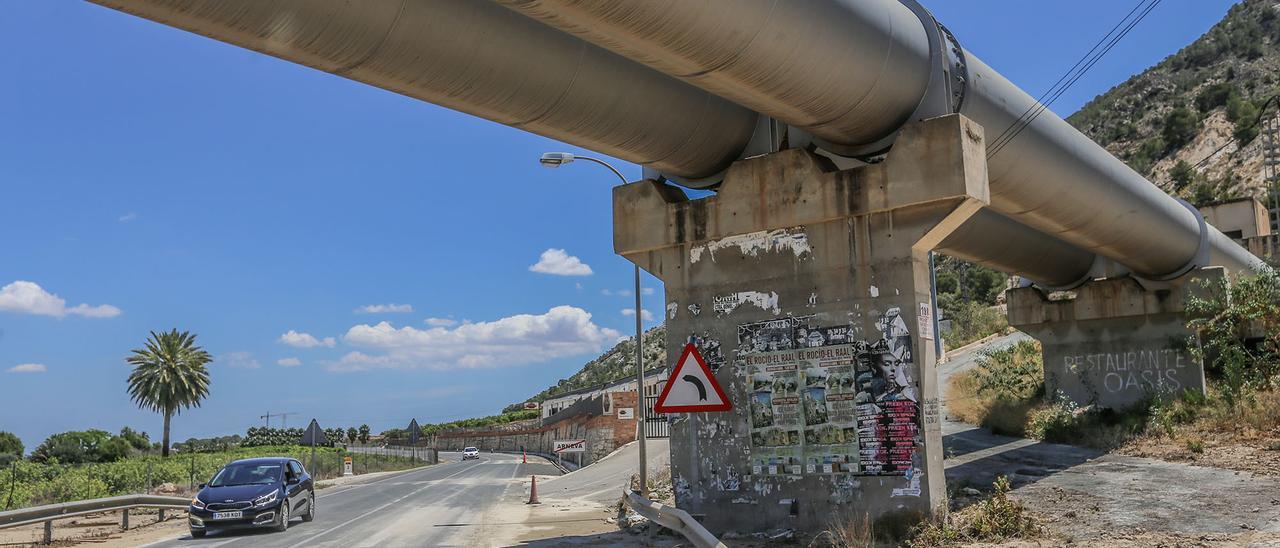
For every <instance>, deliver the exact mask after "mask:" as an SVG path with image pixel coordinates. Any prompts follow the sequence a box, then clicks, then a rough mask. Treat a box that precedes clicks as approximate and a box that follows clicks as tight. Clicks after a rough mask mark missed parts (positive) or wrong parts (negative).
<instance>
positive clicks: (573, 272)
mask: <svg viewBox="0 0 1280 548" xmlns="http://www.w3.org/2000/svg"><path fill="white" fill-rule="evenodd" d="M529 270H530V271H532V272H538V273H541V274H554V275H556V276H590V275H591V267H590V266H587V263H584V262H582V260H581V259H579V258H577V257H574V256H573V255H570V254H568V253H566V252H565V250H563V249H554V248H552V249H548V250H546V251H543V252H542V257H541V258H539V259H538V262H537V264H534V265H533V266H530V267H529Z"/></svg>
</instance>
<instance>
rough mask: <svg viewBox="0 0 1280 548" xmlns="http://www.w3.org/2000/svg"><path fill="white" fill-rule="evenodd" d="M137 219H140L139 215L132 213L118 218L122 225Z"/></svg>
mask: <svg viewBox="0 0 1280 548" xmlns="http://www.w3.org/2000/svg"><path fill="white" fill-rule="evenodd" d="M137 218H138V214H137V213H134V212H132V211H130V212H128V213H125V214H124V215H121V216H119V217H117V218H116V220H117V221H119V222H122V223H127V222H129V221H132V220H134V219H137Z"/></svg>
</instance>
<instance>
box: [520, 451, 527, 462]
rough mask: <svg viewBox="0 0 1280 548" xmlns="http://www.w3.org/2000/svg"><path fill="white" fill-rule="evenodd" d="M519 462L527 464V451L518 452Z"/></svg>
mask: <svg viewBox="0 0 1280 548" xmlns="http://www.w3.org/2000/svg"><path fill="white" fill-rule="evenodd" d="M520 464H529V455H528V453H523V452H522V453H520Z"/></svg>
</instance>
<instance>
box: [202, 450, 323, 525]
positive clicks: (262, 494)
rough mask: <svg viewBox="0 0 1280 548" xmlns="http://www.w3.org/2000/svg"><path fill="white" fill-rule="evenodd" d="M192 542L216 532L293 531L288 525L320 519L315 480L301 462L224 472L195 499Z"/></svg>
mask: <svg viewBox="0 0 1280 548" xmlns="http://www.w3.org/2000/svg"><path fill="white" fill-rule="evenodd" d="M188 515H189V519H190V522H191V523H190V525H191V536H192V537H195V538H199V537H203V536H204V535H205V533H207V532H208V531H209V530H212V529H238V528H248V527H269V528H272V529H275V530H276V531H284V530H286V529H288V528H289V521H290V520H291V519H293V518H295V517H299V516H301V517H302V521H311V520H313V519H315V517H316V492H315V486H314V484H313V483H312V481H311V475H310V474H308V473H307V470H306V469H305V468H303V467H302V463H300V462H298V461H297V460H294V459H290V458H285V457H267V458H256V459H244V460H238V461H235V462H232V463H231V464H228V465H226V466H224V467H223V468H222V469H221V470H219V471H218V473H217V474H215V475H214V476H213V479H212V480H209V483H207V484H201V485H200V492H199V493H196V498H194V499H191V507H190V508H189V509H188Z"/></svg>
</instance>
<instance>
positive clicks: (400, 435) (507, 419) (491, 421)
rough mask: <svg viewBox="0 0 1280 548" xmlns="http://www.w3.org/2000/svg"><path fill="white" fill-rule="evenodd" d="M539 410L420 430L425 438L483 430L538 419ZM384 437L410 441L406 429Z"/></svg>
mask: <svg viewBox="0 0 1280 548" xmlns="http://www.w3.org/2000/svg"><path fill="white" fill-rule="evenodd" d="M538 416H539V413H538V410H537V409H516V410H514V411H504V412H503V413H501V414H498V415H489V416H487V417H479V418H474V419H461V420H456V421H451V422H441V423H421V424H419V425H418V426H419V428H421V429H422V434H423V435H424V436H431V435H434V434H436V433H438V432H440V431H442V430H449V429H451V428H483V427H486V426H497V425H500V424H507V423H512V422H516V421H527V420H531V419H536V418H538ZM382 436H383V437H385V438H387V440H389V441H392V442H401V441H404V440H408V439H409V431H408V430H406V429H404V428H392V429H390V430H387V431H385V432H383V433H382Z"/></svg>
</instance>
